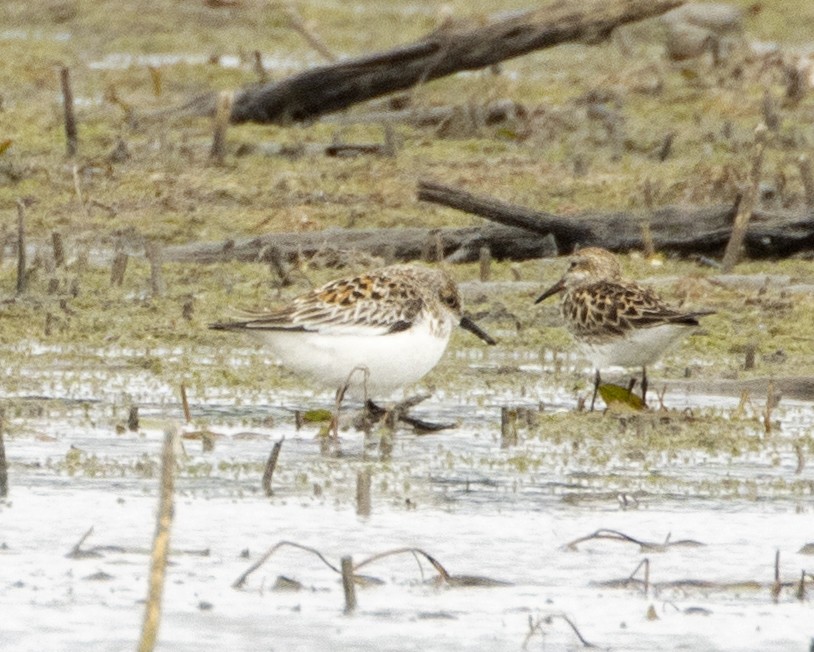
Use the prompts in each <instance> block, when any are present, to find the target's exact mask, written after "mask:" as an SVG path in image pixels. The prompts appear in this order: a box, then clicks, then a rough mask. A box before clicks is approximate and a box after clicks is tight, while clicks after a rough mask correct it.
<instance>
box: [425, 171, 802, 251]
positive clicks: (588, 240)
mask: <svg viewBox="0 0 814 652" xmlns="http://www.w3.org/2000/svg"><path fill="white" fill-rule="evenodd" d="M418 199H420V200H422V201H427V202H432V203H436V204H441V205H443V206H448V207H450V208H455V209H458V210H461V211H465V212H467V213H473V214H475V215H480V216H481V217H485V218H486V219H489V220H492V221H494V222H498V223H500V224H503V225H508V226H513V227H519V228H523V229H526V230H527V231H529V232H532V233H537V234H539V235H550V236H552V237H553V238H554V242H555V243H556V246H557V250H558V251H559V252H560V253H562V254H567V253H570V252H571V251H573V250H574V248H575V247H576V246H583V247H587V246H600V247H605V248H606V249H610V250H611V251H628V250H630V249H641V248H642V247H643V246H644V242H643V237H642V236H643V231H642V225H643V224H645V223H647V224H649V226H650V233H651V234H652V240H653V244H654V246H655V247H656V248H657V249H658V250H660V251H665V252H670V253H675V254H680V255H689V254H708V255H716V256H717V255H720V254H721V253H722V252H723V250H724V248H725V247H726V244H727V242H728V241H729V237H730V234H731V232H732V225H733V221H734V218H735V211H736V206H735V205H734V204H733V205H725V204H724V205H718V206H705V207H698V206H688V207H683V206H663V207H661V208H657V209H654V210H653V211H652V212H650V213H649V214H644V215H634V214H631V213H630V212H624V211H618V212H612V213H583V214H577V215H572V216H569V217H561V216H556V215H552V214H551V213H545V212H541V211H534V210H531V209H529V208H525V207H522V206H516V205H514V204H509V203H506V202H502V201H499V200H496V199H494V198H492V197H482V196H478V195H474V194H472V193H469V192H466V191H464V190H461V189H459V188H453V187H450V186H445V185H443V184H439V183H435V182H432V181H419V183H418ZM743 244H744V249H745V253H746V255H747V256H749V257H750V258H782V257H786V256H790V255H792V254H795V253H798V252H800V251H805V250H811V249H814V210H812V209H811V208H808V209H806V211H805V212H804V213H802V214H801V213H792V212H782V213H780V212H778V213H771V212H768V211H762V210H758V209H755V210H754V212H753V216H752V220H751V222H750V225H749V230H748V231H747V233H746V236H745V239H744V243H743Z"/></svg>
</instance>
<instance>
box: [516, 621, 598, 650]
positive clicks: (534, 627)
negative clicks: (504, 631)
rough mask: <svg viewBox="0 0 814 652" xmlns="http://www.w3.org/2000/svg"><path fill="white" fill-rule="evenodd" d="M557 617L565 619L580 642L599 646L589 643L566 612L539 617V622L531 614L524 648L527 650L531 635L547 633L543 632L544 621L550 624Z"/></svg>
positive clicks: (585, 644)
mask: <svg viewBox="0 0 814 652" xmlns="http://www.w3.org/2000/svg"><path fill="white" fill-rule="evenodd" d="M555 618H559V619H561V620H564V621H565V622H566V623H567V624H568V626H569V627H570V628H571V631H573V632H574V634H576V637H577V638H578V639H579V642H580V643H582V646H583V647H597V646H596V645H594V644H593V643H589V642H588V641H587V640H586V639H585V637H584V636H583V635H582V633H581V632H580V631H579V629H578V628H577V626H576V624H575V623H574V621H573V620H571V619H570V618H569V617H568V616H566V615H565V614H550V615H548V616H543V617H541V618H539V619H538V620H537V622H534V621H533V620H532V618H531V616H529V633H528V634H526V639H525V640H524V641H523V645H522V649H523V650H525V649H526V648H527V647H528V644H529V641H530V640H531V637H532V636H534V634H535V633H536V632H539V633H540V634H541V635H545V632H543V627H542V625H543V623H545V624H546V625H550V624H551V623H552V622H553V621H554V619H555Z"/></svg>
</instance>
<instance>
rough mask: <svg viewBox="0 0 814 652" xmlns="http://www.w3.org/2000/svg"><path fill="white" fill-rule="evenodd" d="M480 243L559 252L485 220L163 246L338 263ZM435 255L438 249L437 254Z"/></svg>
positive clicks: (456, 250) (198, 253)
mask: <svg viewBox="0 0 814 652" xmlns="http://www.w3.org/2000/svg"><path fill="white" fill-rule="evenodd" d="M482 247H489V249H490V251H491V252H492V255H493V256H494V257H495V258H497V259H500V260H503V259H511V260H528V259H530V258H543V257H546V256H552V255H555V254H556V249H555V248H554V244H553V242H552V241H551V239H550V238H537V237H534V236H533V235H530V234H529V232H528V231H526V230H524V229H518V228H513V227H506V226H499V225H495V224H486V225H484V226H473V227H464V228H443V229H422V228H404V229H326V230H324V231H311V232H305V233H268V234H266V235H262V236H259V237H256V238H243V239H239V240H227V241H226V242H222V243H193V244H188V245H180V246H176V247H167V248H166V249H165V250H164V254H163V255H164V260H166V261H179V262H196V263H214V262H220V261H226V260H241V261H247V262H255V261H256V262H268V263H274V262H275V261H280V260H283V261H286V262H293V261H295V260H296V259H297V258H300V257H301V258H305V259H308V258H313V257H322V258H323V259H324V260H323V262H325V263H326V264H329V265H330V264H332V261H333V264H336V265H337V266H340V265H341V264H342V261H343V255H344V254H345V253H347V252H359V253H364V254H368V255H372V256H379V257H381V258H383V259H385V260H394V261H396V260H398V261H408V260H429V259H432V260H437V259H438V258H439V257H440V258H443V259H444V260H446V261H448V262H454V263H463V262H474V261H476V260H478V259H479V256H480V250H481V248H482ZM437 254H440V256H438V255H437Z"/></svg>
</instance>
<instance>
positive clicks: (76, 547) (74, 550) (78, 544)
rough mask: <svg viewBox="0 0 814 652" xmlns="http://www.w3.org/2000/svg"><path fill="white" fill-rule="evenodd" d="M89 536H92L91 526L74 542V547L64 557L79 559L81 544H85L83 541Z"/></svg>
mask: <svg viewBox="0 0 814 652" xmlns="http://www.w3.org/2000/svg"><path fill="white" fill-rule="evenodd" d="M91 534H93V526H92V525H91V526H90V527H89V528H88V530H87V532H85V534H83V535H82V536H81V537H80V538H79V541H77V542H76V545H74V547H73V548H71V551H70V552H69V553H68V554H67V555H65V556H66V557H81V556H82V544H83V543H85V540H86V539H87V538H88V537H89V536H90V535H91Z"/></svg>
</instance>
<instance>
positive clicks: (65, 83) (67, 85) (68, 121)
mask: <svg viewBox="0 0 814 652" xmlns="http://www.w3.org/2000/svg"><path fill="white" fill-rule="evenodd" d="M59 81H60V84H61V86H62V107H63V110H64V115H65V151H66V153H67V154H68V157H69V158H73V157H74V156H76V151H77V142H78V139H77V135H76V114H75V113H74V107H73V90H72V89H71V71H70V69H69V68H68V67H67V66H62V67H61V68H60V69H59Z"/></svg>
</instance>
